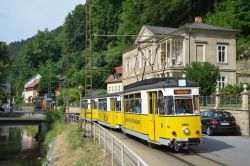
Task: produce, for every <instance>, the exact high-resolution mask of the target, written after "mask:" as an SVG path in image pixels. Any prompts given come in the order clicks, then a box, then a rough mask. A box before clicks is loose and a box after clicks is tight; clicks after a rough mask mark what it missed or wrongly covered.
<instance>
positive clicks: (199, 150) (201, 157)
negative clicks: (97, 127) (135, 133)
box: [110, 131, 250, 166]
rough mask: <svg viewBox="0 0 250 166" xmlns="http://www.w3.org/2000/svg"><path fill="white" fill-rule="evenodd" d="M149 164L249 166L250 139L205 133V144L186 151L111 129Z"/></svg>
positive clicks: (171, 165) (151, 165) (172, 165)
mask: <svg viewBox="0 0 250 166" xmlns="http://www.w3.org/2000/svg"><path fill="white" fill-rule="evenodd" d="M110 132H111V133H112V134H113V135H115V136H116V137H117V138H119V139H120V140H121V141H122V142H123V143H125V144H126V145H127V146H128V147H129V148H130V149H132V150H133V151H134V152H135V153H136V154H138V155H139V156H140V157H141V158H142V159H143V160H144V161H145V162H146V163H148V164H149V165H150V166H186V165H189V166H217V165H230V166H248V165H250V157H249V154H250V139H249V138H246V137H240V136H210V137H209V136H205V135H204V137H203V139H204V141H205V144H201V145H198V146H193V147H191V148H190V150H189V151H187V150H184V151H181V152H178V153H176V152H174V151H173V150H171V149H169V148H167V147H154V148H150V147H148V146H147V144H146V143H145V142H143V141H141V140H139V139H136V138H133V137H128V136H126V135H124V134H122V133H121V132H116V131H110Z"/></svg>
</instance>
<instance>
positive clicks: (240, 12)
mask: <svg viewBox="0 0 250 166" xmlns="http://www.w3.org/2000/svg"><path fill="white" fill-rule="evenodd" d="M249 11H250V1H247V0H224V1H221V2H220V1H218V2H217V3H216V4H215V11H214V12H213V11H211V12H209V13H208V14H207V16H206V17H205V22H206V23H208V24H212V25H217V26H223V27H227V28H232V29H236V30H239V33H238V36H237V55H239V54H240V53H241V52H242V51H243V50H244V49H246V48H247V47H249V45H250V33H249V32H250V12H249Z"/></svg>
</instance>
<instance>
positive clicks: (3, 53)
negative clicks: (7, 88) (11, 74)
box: [0, 41, 9, 83]
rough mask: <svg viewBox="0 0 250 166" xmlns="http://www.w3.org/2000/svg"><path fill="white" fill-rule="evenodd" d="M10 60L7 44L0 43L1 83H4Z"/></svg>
mask: <svg viewBox="0 0 250 166" xmlns="http://www.w3.org/2000/svg"><path fill="white" fill-rule="evenodd" d="M8 60H9V57H8V47H7V45H6V43H4V42H1V41H0V83H2V79H3V75H4V72H5V71H6V69H7V67H8V66H9V64H8Z"/></svg>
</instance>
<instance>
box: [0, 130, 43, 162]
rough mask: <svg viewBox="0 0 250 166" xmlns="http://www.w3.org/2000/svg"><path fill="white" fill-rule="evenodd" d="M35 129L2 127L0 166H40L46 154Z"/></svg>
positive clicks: (0, 133)
mask: <svg viewBox="0 0 250 166" xmlns="http://www.w3.org/2000/svg"><path fill="white" fill-rule="evenodd" d="M36 130H37V129H35V131H34V126H33V127H28V128H27V127H1V126H0V166H40V165H41V162H42V158H43V154H44V150H43V148H42V143H41V142H38V141H37V140H36V139H35V138H34V135H35V132H36Z"/></svg>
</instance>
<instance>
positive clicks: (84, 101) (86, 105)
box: [82, 100, 88, 109]
mask: <svg viewBox="0 0 250 166" xmlns="http://www.w3.org/2000/svg"><path fill="white" fill-rule="evenodd" d="M82 108H84V109H88V104H87V100H83V101H82Z"/></svg>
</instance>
